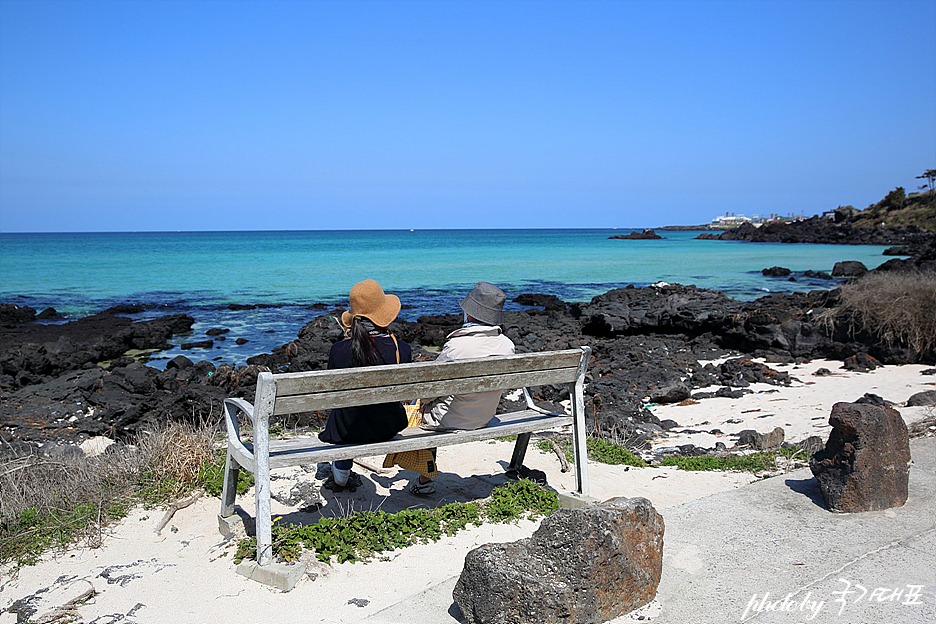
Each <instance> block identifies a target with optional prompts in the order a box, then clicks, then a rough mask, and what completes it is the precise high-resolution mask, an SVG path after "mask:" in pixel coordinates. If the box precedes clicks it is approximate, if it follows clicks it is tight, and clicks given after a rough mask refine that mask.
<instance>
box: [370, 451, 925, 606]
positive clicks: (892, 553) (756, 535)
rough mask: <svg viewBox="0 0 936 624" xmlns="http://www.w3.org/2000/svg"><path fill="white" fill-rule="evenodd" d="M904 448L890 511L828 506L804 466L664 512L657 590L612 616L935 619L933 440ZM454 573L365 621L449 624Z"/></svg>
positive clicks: (454, 579)
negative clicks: (899, 497) (906, 467)
mask: <svg viewBox="0 0 936 624" xmlns="http://www.w3.org/2000/svg"><path fill="white" fill-rule="evenodd" d="M910 448H911V454H912V457H913V463H912V465H911V469H910V499H909V500H908V501H907V504H906V505H904V506H903V507H901V508H899V509H890V510H887V511H880V512H869V513H862V514H833V513H830V512H828V511H826V509H825V507H824V506H823V504H822V497H821V495H820V493H819V485H818V483H817V482H816V481H815V479H813V477H812V474H811V473H810V472H809V470H808V469H803V470H798V471H796V472H791V473H788V474H786V475H783V476H780V477H774V478H771V479H766V480H764V481H760V482H757V483H753V484H751V485H748V486H744V487H741V488H737V489H734V490H731V491H728V492H723V493H721V494H715V495H713V496H709V497H706V498H702V499H698V500H696V501H693V502H690V503H686V504H683V505H679V506H676V507H671V508H669V509H666V510H665V511H664V512H663V514H662V515H663V519H664V521H665V523H666V532H665V535H664V548H663V577H662V579H661V581H660V586H659V589H658V592H657V597H656V599H655V600H654V602H653V603H651V604H650V605H648V606H647V607H644V608H643V609H642V610H640V611H639V612H635V613H633V614H629V615H625V616H623V617H621V618H618V619H617V620H615V624H618V623H624V622H630V621H635V620H637V618H638V617H641V616H642V617H643V618H644V619H643V620H642V621H650V622H653V623H654V624H708V623H711V624H733V623H741V622H744V623H747V622H751V623H753V624H796V623H799V622H814V623H816V624H872V623H874V624H917V623H919V624H924V623H925V624H932V623H933V622H936V438H924V439H919V440H914V441H913V442H912V443H911V447H910ZM455 581H456V578H455V577H452V578H448V579H444V580H440V583H439V584H438V585H436V586H434V587H432V588H430V589H429V590H427V591H425V592H423V593H422V594H419V595H417V596H416V597H411V598H409V599H407V600H406V601H405V602H404V603H400V604H397V605H394V606H392V607H389V608H387V609H384V610H383V611H380V612H378V613H376V614H374V615H372V616H371V617H370V618H368V619H367V620H366V622H368V623H369V624H438V623H444V622H452V623H454V622H458V621H460V620H459V616H460V613H459V610H458V607H457V606H455V604H454V603H453V601H452V588H453V587H454V586H455Z"/></svg>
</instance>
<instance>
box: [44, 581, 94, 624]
mask: <svg viewBox="0 0 936 624" xmlns="http://www.w3.org/2000/svg"><path fill="white" fill-rule="evenodd" d="M96 593H97V592H95V591H94V588H93V587H92V588H90V589H88V590H87V591H84V592H82V593H81V595H80V596H76V597H75V598H72V599H71V600H69V601H68V602H66V603H65V604H63V605H62V606H61V607H58V608H57V609H55V610H54V611H52V612H51V613H48V614H46V615H44V616H42V617H41V618H39V619H38V620H35V622H36V624H67V623H69V622H76V621H78V620H79V618H78V614H77V613H76V612H75V607H77V606H78V605H80V604H82V603H84V602H86V601H88V600H90V599H91V598H93V597H94V595H95V594H96Z"/></svg>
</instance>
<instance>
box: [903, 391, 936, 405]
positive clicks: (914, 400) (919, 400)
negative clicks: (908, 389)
mask: <svg viewBox="0 0 936 624" xmlns="http://www.w3.org/2000/svg"><path fill="white" fill-rule="evenodd" d="M929 405H936V390H925V391H923V392H917V393H916V394H914V395H913V396H911V397H910V398H909V399H907V407H926V406H929Z"/></svg>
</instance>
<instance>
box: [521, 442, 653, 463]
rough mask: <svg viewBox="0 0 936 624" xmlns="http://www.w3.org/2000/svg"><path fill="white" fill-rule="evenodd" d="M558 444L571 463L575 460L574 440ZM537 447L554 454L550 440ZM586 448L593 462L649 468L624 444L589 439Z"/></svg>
mask: <svg viewBox="0 0 936 624" xmlns="http://www.w3.org/2000/svg"><path fill="white" fill-rule="evenodd" d="M556 444H558V445H559V448H560V449H562V451H563V452H564V453H565V456H566V460H567V461H570V462H571V461H572V460H573V459H574V452H573V450H572V440H569V439H566V440H562V441H561V442H556ZM536 446H537V448H538V449H539V450H541V451H543V452H544V453H551V452H552V445H551V444H550V440H540V441H539V442H537V444H536ZM585 447H586V449H587V451H588V459H590V460H591V461H595V462H598V463H601V464H610V465H615V466H617V465H625V466H636V467H638V468H646V467H647V466H648V464H647V462H645V461H644V460H642V459H641V458H640V457H638V456H637V455H635V454H634V453H633V452H632V451H630V450H629V449H628V448H627V447H625V446H624V445H622V444H616V443H614V442H612V441H610V440H605V439H603V438H588V439H586V441H585Z"/></svg>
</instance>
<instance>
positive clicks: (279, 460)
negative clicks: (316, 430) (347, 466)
mask: <svg viewBox="0 0 936 624" xmlns="http://www.w3.org/2000/svg"><path fill="white" fill-rule="evenodd" d="M590 354H591V349H590V348H589V347H581V348H579V349H570V350H567V351H549V352H543V353H527V354H521V355H508V356H497V357H489V358H478V359H470V360H459V361H455V362H439V363H436V362H417V363H413V364H394V365H389V366H369V367H361V368H351V369H348V368H345V369H336V370H326V371H310V372H304V373H283V374H276V375H275V374H273V373H269V372H264V373H260V376H259V378H258V379H257V394H256V399H255V401H254V404H253V405H250V403H248V402H246V401H244V400H243V399H226V400H225V402H224V416H225V421H226V425H227V438H228V445H227V461H226V465H225V472H224V487H223V491H222V495H221V496H222V497H221V513H220V516H219V519H220V520H221V527H222V530H224V527H227V526H230V523H229V519H231V517H232V516H234V515H235V507H234V499H235V495H236V493H237V492H236V487H237V477H238V473H239V471H240V470H241V469H244V470H249V471H250V472H252V473H253V474H254V478H255V485H254V490H255V508H256V510H255V513H256V515H255V516H254V518H255V521H254V524H255V527H256V536H257V564H258V565H259V566H266V565H268V564H271V562H272V556H273V554H272V528H271V521H270V469H271V468H281V467H286V466H296V465H308V464H315V463H318V462H331V461H335V460H339V459H352V458H355V457H373V456H375V455H384V454H386V453H396V452H401V451H412V450H418V449H421V448H434V447H440V446H449V445H452V444H461V443H464V442H474V441H477V440H486V439H491V438H497V437H502V436H509V435H516V436H517V441H516V444H515V445H514V450H513V456H512V457H511V460H510V466H509V467H508V470H518V469H519V468H520V467H521V465H522V463H523V458H524V455H525V453H526V448H527V444H528V443H529V440H530V434H531V433H532V432H534V431H541V430H544V429H552V428H555V427H559V426H562V425H567V424H569V423H571V424H572V425H573V436H574V437H573V441H574V445H573V446H574V453H575V488H576V490H575V494H576V495H578V496H579V497H582V498H585V497H587V496H588V464H587V459H586V454H585V411H584V400H583V394H582V392H583V385H584V379H585V371H586V368H587V366H588V360H589V356H590ZM546 384H569V385H570V392H569V395H570V398H571V399H572V401H571V403H572V409H571V412H572V413H571V415H566V414H557V413H553V412H548V411H546V410H544V409H541V408H539V407H537V406H536V405H534V404H533V401H532V399H531V398H530V394H529V392H528V391H527V390H526V389H527V387H529V386H541V385H546ZM515 388H523V389H524V396H525V397H526V400H527V409H525V410H521V411H517V412H512V413H509V414H499V415H498V416H497V417H496V418H495V420H494V421H493V422H492V423H491V424H489V425H488V426H487V427H484V428H482V429H475V430H473V431H426V430H423V429H420V428H418V427H411V428H408V429H405V430H404V431H402V432H401V433H399V434H397V435H396V437H394V438H393V439H392V440H389V441H387V442H376V443H369V444H343V445H336V444H327V443H324V442H321V441H320V440H319V439H318V438H317V437H315V436H303V437H299V438H290V439H284V440H270V430H269V421H270V417H271V416H279V415H283V414H295V413H299V412H312V411H323V410H328V409H332V408H338V407H349V406H354V405H369V404H372V403H382V402H386V401H401V400H402V401H408V400H412V399H416V398H421V397H431V396H446V395H450V394H467V393H471V392H484V391H488V390H508V389H515ZM238 412H242V413H244V414H245V415H247V417H248V418H249V419H250V421H251V424H252V426H253V443H252V444H250V443H245V442H242V441H241V439H240V434H239V430H238V419H237V415H238Z"/></svg>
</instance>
